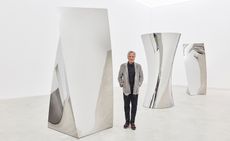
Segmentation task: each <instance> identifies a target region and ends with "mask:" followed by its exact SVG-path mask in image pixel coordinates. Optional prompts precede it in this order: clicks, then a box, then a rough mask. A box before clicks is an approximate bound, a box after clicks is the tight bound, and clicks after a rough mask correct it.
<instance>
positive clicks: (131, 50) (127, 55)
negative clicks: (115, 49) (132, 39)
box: [127, 50, 136, 57]
mask: <svg viewBox="0 0 230 141" xmlns="http://www.w3.org/2000/svg"><path fill="white" fill-rule="evenodd" d="M130 53H133V54H134V56H136V52H135V51H132V50H131V51H129V52H128V54H127V57H129V54H130Z"/></svg>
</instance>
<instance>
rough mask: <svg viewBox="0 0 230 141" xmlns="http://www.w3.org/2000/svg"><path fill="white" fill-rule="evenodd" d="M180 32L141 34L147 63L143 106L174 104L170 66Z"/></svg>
mask: <svg viewBox="0 0 230 141" xmlns="http://www.w3.org/2000/svg"><path fill="white" fill-rule="evenodd" d="M179 39H180V33H151V34H144V35H142V41H143V44H144V48H145V55H146V58H147V65H148V84H147V90H146V95H145V100H144V107H148V108H168V107H172V106H173V105H174V102H173V96H172V84H171V83H172V82H171V81H172V80H171V75H172V67H173V61H174V56H175V53H176V49H177V46H178V42H179Z"/></svg>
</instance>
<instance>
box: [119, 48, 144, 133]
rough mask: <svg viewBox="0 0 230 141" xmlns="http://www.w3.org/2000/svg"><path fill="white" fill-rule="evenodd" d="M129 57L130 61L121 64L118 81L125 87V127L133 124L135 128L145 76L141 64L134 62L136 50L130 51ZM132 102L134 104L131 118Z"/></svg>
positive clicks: (132, 126)
mask: <svg viewBox="0 0 230 141" xmlns="http://www.w3.org/2000/svg"><path fill="white" fill-rule="evenodd" d="M127 57H128V62H127V63H123V64H121V66H120V71H119V75H118V81H119V84H120V87H122V88H123V98H124V110H125V120H126V122H125V124H124V128H125V129H126V128H128V127H129V124H131V128H132V129H133V130H135V129H136V126H135V116H136V111H137V102H138V93H139V87H140V86H141V84H142V82H143V79H144V77H143V72H142V68H141V65H140V64H138V63H136V62H134V60H135V57H136V53H135V52H134V51H129V52H128V55H127ZM130 103H131V105H132V107H131V119H130Z"/></svg>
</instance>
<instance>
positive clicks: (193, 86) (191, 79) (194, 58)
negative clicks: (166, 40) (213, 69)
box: [183, 43, 207, 95]
mask: <svg viewBox="0 0 230 141" xmlns="http://www.w3.org/2000/svg"><path fill="white" fill-rule="evenodd" d="M183 46H184V49H183V54H184V64H185V70H186V75H187V81H188V88H187V93H188V94H189V95H205V94H206V89H207V72H206V59H205V49H204V44H203V43H193V44H184V45H183Z"/></svg>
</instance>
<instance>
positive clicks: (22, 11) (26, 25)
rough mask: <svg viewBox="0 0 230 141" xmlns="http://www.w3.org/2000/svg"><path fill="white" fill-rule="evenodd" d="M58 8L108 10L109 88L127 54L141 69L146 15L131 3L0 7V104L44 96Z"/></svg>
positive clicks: (12, 2) (39, 1)
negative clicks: (134, 54) (131, 54)
mask: <svg viewBox="0 0 230 141" xmlns="http://www.w3.org/2000/svg"><path fill="white" fill-rule="evenodd" d="M62 6H65V7H95V8H108V10H109V22H110V33H111V42H112V48H113V61H114V62H113V65H114V84H115V85H117V74H118V70H119V66H120V63H122V62H124V61H126V53H127V52H128V50H130V49H133V50H136V52H138V57H137V62H139V63H142V64H145V60H144V59H145V57H144V50H143V47H142V42H141V39H140V34H141V33H142V32H147V31H148V29H149V27H150V26H149V24H150V19H149V15H150V11H149V10H150V9H149V8H146V7H145V6H143V5H140V4H139V3H137V2H136V1H134V0H67V1H62V0H30V1H28V0H21V1H17V0H8V1H0V66H1V69H0V98H12V97H23V96H35V95H48V94H50V90H51V80H52V72H53V67H54V61H55V55H56V49H57V44H58V35H59V33H58V32H59V29H58V28H59V25H58V22H59V20H58V10H57V7H62ZM91 59H92V63H93V60H94V59H95V58H91Z"/></svg>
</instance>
